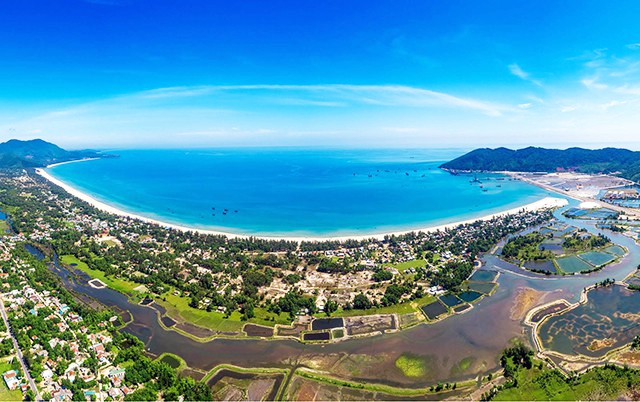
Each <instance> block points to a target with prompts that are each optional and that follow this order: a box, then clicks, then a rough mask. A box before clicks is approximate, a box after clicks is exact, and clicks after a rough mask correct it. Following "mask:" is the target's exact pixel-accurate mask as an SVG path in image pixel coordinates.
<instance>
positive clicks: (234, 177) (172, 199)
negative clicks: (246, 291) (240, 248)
mask: <svg viewBox="0 0 640 402" xmlns="http://www.w3.org/2000/svg"><path fill="white" fill-rule="evenodd" d="M114 153H116V154H117V155H119V157H118V158H113V159H99V160H92V161H86V162H78V163H69V164H64V165H59V166H55V167H53V168H50V169H48V171H49V173H50V174H52V175H53V176H55V177H56V178H58V179H60V180H62V181H64V182H66V183H68V184H70V185H72V186H73V187H76V188H78V189H80V190H82V191H83V192H85V193H88V194H90V195H92V196H93V197H94V198H96V199H98V200H100V201H103V202H105V203H107V204H109V205H112V206H115V207H118V208H120V209H122V210H125V211H128V212H133V213H137V214H140V215H144V216H147V217H150V218H154V219H158V220H161V221H165V222H170V223H174V224H180V225H184V226H189V227H193V228H202V229H211V230H219V231H224V232H230V233H236V234H247V235H249V234H250V235H265V236H269V235H272V236H283V235H289V236H344V235H361V234H378V233H384V232H391V231H400V230H411V229H416V228H422V227H427V226H432V225H436V224H442V223H449V222H455V221H458V220H462V219H468V218H473V217H480V216H483V215H486V214H488V213H493V212H498V211H501V210H504V209H509V208H514V207H517V206H520V205H524V204H527V203H530V202H533V201H536V200H538V199H540V198H542V197H544V196H546V195H548V193H547V192H545V191H544V190H542V189H539V188H537V187H534V186H531V185H528V184H525V183H521V182H519V181H511V180H509V179H508V178H504V176H500V175H488V174H480V175H478V176H477V178H478V179H479V180H480V181H481V182H482V184H478V183H471V182H470V181H471V180H473V179H474V177H473V176H472V175H471V176H470V175H458V176H454V175H451V174H449V173H447V172H445V171H442V170H440V169H438V166H439V165H440V164H441V163H442V162H444V161H447V160H450V159H452V158H455V157H456V156H459V155H461V154H463V153H464V151H462V150H451V149H449V150H442V149H437V150H416V149H409V150H407V149H402V150H398V149H395V150H310V149H297V148H293V149H289V148H268V149H267V148H261V149H216V150H126V151H118V152H114ZM499 178H500V179H501V180H498V179H499ZM481 186H482V188H481Z"/></svg>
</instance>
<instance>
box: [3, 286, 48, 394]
mask: <svg viewBox="0 0 640 402" xmlns="http://www.w3.org/2000/svg"><path fill="white" fill-rule="evenodd" d="M0 313H2V319H3V320H4V325H6V327H7V329H8V330H9V335H11V340H13V347H14V348H15V350H16V354H17V355H18V361H20V365H21V366H22V371H23V372H24V377H25V378H26V379H27V381H28V382H29V386H30V387H31V391H33V394H34V395H35V396H36V399H37V400H38V401H41V400H42V397H41V396H40V394H39V393H38V387H36V383H35V381H33V378H31V374H30V373H29V370H27V365H26V364H25V363H24V357H23V355H22V351H21V350H20V347H19V346H18V341H16V338H15V337H14V336H13V332H11V327H10V326H9V320H8V319H7V313H6V312H5V311H4V300H2V298H0Z"/></svg>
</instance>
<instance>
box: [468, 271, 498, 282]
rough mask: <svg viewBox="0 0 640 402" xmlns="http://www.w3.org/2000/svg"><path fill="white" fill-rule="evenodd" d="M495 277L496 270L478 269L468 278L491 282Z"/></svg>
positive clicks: (475, 280) (496, 275) (474, 280)
mask: <svg viewBox="0 0 640 402" xmlns="http://www.w3.org/2000/svg"><path fill="white" fill-rule="evenodd" d="M497 277H498V272H496V271H484V270H478V271H476V272H474V273H473V275H471V277H470V278H469V280H470V281H473V282H493V281H495V280H496V278H497Z"/></svg>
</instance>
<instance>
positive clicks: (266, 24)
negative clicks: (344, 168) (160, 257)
mask: <svg viewBox="0 0 640 402" xmlns="http://www.w3.org/2000/svg"><path fill="white" fill-rule="evenodd" d="M639 15H640V2H637V1H618V2H613V3H604V2H601V1H563V2H557V1H543V2H497V1H482V2H479V1H450V0H442V1H436V0H434V1H423V2H420V1H402V0H395V1H382V0H376V1H344V0H341V1H305V0H298V1H213V0H208V1H189V0H185V1H182V2H170V1H151V0H148V1H145V0H137V1H133V0H92V1H79V0H78V1H65V0H57V1H55V2H54V1H48V0H40V1H38V0H7V1H4V2H2V4H0V55H1V57H2V63H0V139H1V140H6V139H9V138H23V139H26V138H35V137H40V138H43V139H45V140H49V141H52V142H56V143H58V144H60V145H62V146H65V147H68V148H79V147H105V148H122V147H177V146H181V147H217V146H271V145H285V146H325V147H326V146H337V147H342V146H344V147H463V148H471V147H476V146H501V145H505V146H512V147H516V146H527V145H543V146H560V147H565V146H571V145H580V146H586V147H598V146H604V145H611V146H624V147H630V148H634V149H640V140H638V139H637V138H640V136H638V131H639V129H638V128H640V112H639V111H640V108H639V106H640V105H639V101H640V29H638V22H637V19H638V16H639Z"/></svg>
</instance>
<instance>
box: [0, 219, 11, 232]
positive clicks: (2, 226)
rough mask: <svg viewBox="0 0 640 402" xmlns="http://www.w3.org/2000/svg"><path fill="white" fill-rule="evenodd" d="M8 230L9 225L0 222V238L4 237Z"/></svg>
mask: <svg viewBox="0 0 640 402" xmlns="http://www.w3.org/2000/svg"><path fill="white" fill-rule="evenodd" d="M9 229H10V227H9V224H8V223H7V221H5V220H0V236H6V235H7V231H8V230H9Z"/></svg>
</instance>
